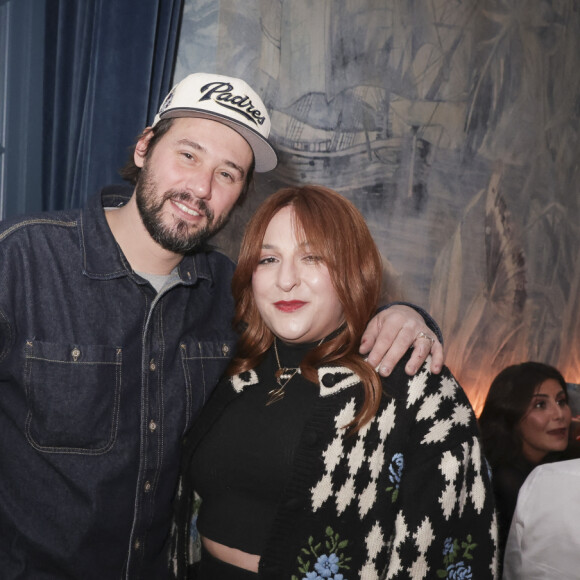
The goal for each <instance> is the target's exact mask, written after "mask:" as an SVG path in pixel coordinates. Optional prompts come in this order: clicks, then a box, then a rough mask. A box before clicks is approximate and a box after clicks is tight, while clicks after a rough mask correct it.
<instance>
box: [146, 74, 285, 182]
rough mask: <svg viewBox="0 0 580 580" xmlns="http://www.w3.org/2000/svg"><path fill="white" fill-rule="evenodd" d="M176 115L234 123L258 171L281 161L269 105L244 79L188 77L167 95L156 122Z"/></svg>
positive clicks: (265, 169) (232, 126)
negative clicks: (271, 137)
mask: <svg viewBox="0 0 580 580" xmlns="http://www.w3.org/2000/svg"><path fill="white" fill-rule="evenodd" d="M172 117H201V118H202V119H211V120H213V121H218V122H219V123H223V124H224V125H227V126H228V127H231V128H232V129H233V130H234V131H236V132H238V133H239V134H240V135H241V136H242V137H243V138H244V139H245V140H246V141H247V142H248V144H249V146H250V147H251V148H252V151H253V152H254V161H255V171H256V172H258V173H264V172H266V171H271V170H272V169H274V167H276V164H277V163H278V159H277V157H276V152H275V151H274V148H273V147H272V146H271V145H270V143H269V142H268V136H269V135H270V117H269V115H268V112H267V111H266V107H265V106H264V103H263V102H262V99H261V98H260V97H259V96H258V94H257V93H256V92H255V91H254V90H253V89H252V88H251V87H250V86H249V85H248V84H247V83H246V82H245V81H243V80H241V79H237V78H234V77H229V76H222V75H214V74H207V73H195V74H191V75H189V76H187V77H185V78H184V79H183V80H182V81H181V82H179V83H177V84H176V85H175V86H174V87H173V88H172V89H171V91H170V93H169V94H168V95H167V96H166V97H165V100H164V101H163V103H162V104H161V107H160V108H159V112H158V113H157V115H156V116H155V119H154V121H153V126H155V125H156V124H157V123H159V121H161V119H169V118H172Z"/></svg>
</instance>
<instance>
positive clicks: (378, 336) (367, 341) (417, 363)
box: [359, 304, 443, 377]
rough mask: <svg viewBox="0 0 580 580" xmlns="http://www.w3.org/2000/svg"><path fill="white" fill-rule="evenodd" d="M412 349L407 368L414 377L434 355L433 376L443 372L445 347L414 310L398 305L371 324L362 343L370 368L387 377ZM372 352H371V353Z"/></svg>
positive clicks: (391, 307) (361, 351)
mask: <svg viewBox="0 0 580 580" xmlns="http://www.w3.org/2000/svg"><path fill="white" fill-rule="evenodd" d="M410 346H413V354H412V355H411V358H410V359H409V362H407V365H406V366H405V372H406V373H407V374H408V375H414V374H415V373H416V372H417V371H418V370H419V368H420V367H421V365H422V364H423V361H424V360H425V359H426V358H427V355H428V354H429V353H431V372H432V373H435V374H439V373H440V372H441V369H442V368H443V346H442V345H441V343H440V342H439V341H438V340H437V337H436V336H435V334H434V333H433V331H432V330H431V329H430V328H429V327H428V326H427V325H426V324H425V321H424V320H423V317H422V316H421V315H420V314H419V313H418V312H417V311H416V310H414V309H413V308H411V307H410V306H405V305H403V304H395V305H394V306H390V307H389V308H387V309H386V310H382V311H381V312H379V313H378V314H377V315H376V316H375V317H374V318H373V319H372V320H371V321H370V322H369V324H368V326H367V328H366V330H365V333H364V334H363V336H362V339H361V345H360V349H359V352H360V353H361V354H362V355H366V354H367V353H368V356H367V360H368V362H369V364H370V365H371V366H372V367H374V368H376V369H377V370H378V371H379V373H380V374H381V375H382V376H384V377H387V376H389V375H390V374H391V372H392V370H393V368H394V367H395V365H396V364H397V363H398V362H399V360H401V358H402V356H403V355H404V354H405V353H406V352H407V350H408V349H409V347H410ZM369 351H370V352H369Z"/></svg>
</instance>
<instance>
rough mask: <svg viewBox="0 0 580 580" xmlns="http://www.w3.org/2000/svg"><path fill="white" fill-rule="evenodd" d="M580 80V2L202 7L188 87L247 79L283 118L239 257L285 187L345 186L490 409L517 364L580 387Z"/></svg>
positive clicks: (194, 15)
mask: <svg viewBox="0 0 580 580" xmlns="http://www.w3.org/2000/svg"><path fill="white" fill-rule="evenodd" d="M579 70H580V4H579V3H578V2H577V1H576V0H479V1H478V0H220V1H216V0H186V7H185V13H184V21H183V26H182V35H181V41H180V49H179V59H178V63H177V68H176V72H175V81H176V82H177V81H179V80H181V78H183V77H184V76H186V75H187V74H189V73H190V72H196V71H205V72H217V73H222V74H232V75H234V76H239V77H242V78H244V79H246V80H247V81H248V82H250V83H251V84H252V85H253V86H254V87H255V88H256V89H257V90H258V92H260V94H261V95H262V96H263V98H264V101H265V103H266V105H267V107H268V108H269V110H270V112H271V115H272V125H273V127H272V141H273V143H274V145H275V147H276V149H277V151H278V153H279V158H280V163H279V167H278V168H277V169H276V170H275V171H274V172H272V173H271V174H267V175H264V176H258V178H257V180H256V191H255V192H254V194H253V195H252V196H251V198H250V199H249V200H248V202H247V203H246V205H245V206H244V207H242V208H240V209H239V211H238V212H237V214H236V215H235V216H233V218H232V220H231V222H230V224H228V226H227V227H226V229H225V230H224V231H223V232H222V233H221V234H220V235H219V237H218V240H217V241H218V243H219V244H220V245H221V246H222V247H223V248H224V249H225V251H226V252H227V253H229V254H230V255H231V256H232V257H235V255H236V253H237V249H238V244H239V239H240V236H241V231H242V229H243V226H244V223H245V222H246V220H247V218H248V215H249V214H250V213H251V212H252V211H253V210H254V209H255V207H256V206H257V205H258V203H259V202H260V201H261V200H262V199H263V198H264V197H265V196H267V195H268V194H270V193H272V192H273V191H275V190H276V189H277V188H278V187H280V186H284V185H289V184H296V183H304V182H314V183H321V184H324V185H327V186H329V187H332V188H334V189H336V190H338V191H339V192H341V193H342V194H343V195H345V196H346V197H348V198H349V199H351V200H352V201H353V202H354V203H355V204H356V205H357V206H358V207H359V209H360V210H361V211H362V212H363V214H364V215H365V217H366V219H367V222H368V224H369V226H370V227H371V230H372V232H373V235H374V237H375V240H376V242H377V244H378V246H379V248H380V250H381V252H382V255H383V258H384V263H385V282H386V293H385V300H387V299H390V298H403V299H405V300H409V301H411V302H414V303H416V304H419V305H421V306H424V307H426V308H427V309H428V310H429V311H430V312H431V313H432V315H433V316H434V317H435V319H436V320H437V321H438V322H439V324H440V326H441V328H442V330H443V333H444V336H445V350H446V363H447V365H448V366H449V367H450V368H451V370H452V371H453V373H454V374H455V375H456V376H457V378H458V380H459V381H460V383H461V384H462V385H463V387H464V388H465V390H466V391H467V393H468V395H469V397H470V399H471V401H472V403H473V404H474V406H475V407H476V409H477V408H479V407H480V406H481V404H482V403H483V400H484V398H485V395H486V392H487V388H488V387H489V384H490V382H491V380H492V378H493V377H494V376H495V374H497V372H499V370H501V369H502V368H503V367H505V366H506V365H508V364H512V363H515V362H521V361H523V360H538V361H542V362H546V363H549V364H552V365H555V366H557V367H558V368H559V369H560V370H561V371H562V372H563V374H564V376H565V377H566V379H567V380H568V381H569V382H571V383H579V382H580V339H579V338H578V337H579V335H580V304H579V302H580V244H579V241H580V195H579V193H580V185H579V183H580V74H579V72H578V71H579Z"/></svg>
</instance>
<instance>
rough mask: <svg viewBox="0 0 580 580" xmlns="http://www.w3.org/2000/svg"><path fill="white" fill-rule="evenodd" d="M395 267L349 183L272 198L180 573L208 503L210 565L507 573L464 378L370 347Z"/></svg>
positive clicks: (245, 570) (245, 251)
mask: <svg viewBox="0 0 580 580" xmlns="http://www.w3.org/2000/svg"><path fill="white" fill-rule="evenodd" d="M380 281H381V259H380V254H379V252H378V250H377V248H376V246H375V244H374V242H373V239H372V237H371V234H370V232H369V230H368V228H367V226H366V224H365V221H364V219H363V217H362V216H361V214H360V213H359V212H358V210H357V209H356V208H355V207H354V206H353V205H352V204H351V203H350V202H349V201H347V200H346V199H345V198H343V197H342V196H340V195H339V194H337V193H336V192H333V191H331V190H329V189H326V188H323V187H317V186H304V187H299V188H289V189H285V190H281V191H280V192H278V193H277V194H274V195H273V196H271V197H269V198H267V199H266V201H265V202H264V203H263V204H262V205H261V206H260V207H259V208H258V210H257V212H256V214H255V216H254V217H253V218H252V219H251V221H250V222H249V224H248V226H247V229H246V233H245V236H244V239H243V241H242V246H241V250H240V257H239V261H238V266H237V269H236V272H235V274H234V279H233V286H232V289H233V295H234V299H235V302H236V318H235V323H236V325H237V327H238V328H239V329H240V331H241V334H240V339H239V343H238V350H237V353H236V357H235V358H234V360H233V361H232V364H231V366H230V367H229V369H228V375H229V376H227V377H226V378H225V379H224V380H223V381H222V382H221V383H220V385H219V386H218V387H217V389H216V391H215V392H214V394H213V395H212V397H211V398H210V400H209V402H208V403H207V405H206V407H205V408H204V410H203V412H202V415H201V417H200V418H199V419H198V420H197V421H196V423H195V426H194V428H193V430H192V432H191V433H190V434H189V436H188V437H187V441H186V443H185V456H184V471H183V480H182V484H183V485H182V488H181V494H180V499H178V518H179V519H180V520H181V522H180V523H179V524H178V525H177V528H178V529H179V530H181V531H182V535H181V540H182V541H181V542H178V549H177V550H176V551H175V552H174V554H176V558H175V560H174V562H173V563H174V564H175V566H176V568H177V569H178V573H180V574H181V577H186V576H185V574H186V572H185V569H184V559H185V555H186V553H187V552H188V551H189V550H188V549H187V546H186V545H185V542H184V541H183V540H184V539H185V536H186V533H185V532H186V531H187V530H188V524H189V521H190V515H191V514H190V511H191V507H192V505H191V504H192V503H195V504H196V508H199V515H198V519H197V529H198V530H199V534H200V537H201V562H200V565H199V569H198V570H197V576H195V577H196V578H199V579H202V580H207V579H212V578H213V579H219V580H227V579H235V580H241V579H246V578H247V579H250V580H252V579H258V578H259V579H271V580H280V579H285V580H291V579H293V580H303V579H305V580H310V579H313V580H314V579H318V578H325V579H332V580H359V579H364V580H378V579H379V578H385V579H393V580H394V579H401V578H405V579H409V578H413V579H417V580H418V579H427V578H436V577H438V578H477V579H478V580H481V579H490V578H494V572H495V568H496V560H497V551H496V543H497V537H496V530H495V515H494V505H493V492H492V489H491V482H490V479H489V475H488V471H487V468H486V465H485V461H484V458H483V453H482V450H481V445H480V441H479V433H478V429H477V424H476V420H475V416H474V414H473V411H472V409H471V406H470V404H469V401H468V399H467V397H466V396H465V394H464V392H463V391H462V389H461V387H460V386H459V385H458V384H457V383H456V381H455V379H454V378H453V376H452V375H451V373H450V372H449V370H448V369H446V368H444V369H443V371H442V373H441V374H440V375H434V374H432V373H431V372H430V371H429V364H428V363H427V364H424V365H423V367H422V369H421V370H420V371H419V372H418V374H417V375H416V376H414V377H409V376H408V375H406V373H405V370H404V364H405V362H404V361H403V362H401V363H399V364H398V365H397V366H396V367H395V369H394V371H393V373H392V374H391V375H390V376H389V377H388V378H386V379H381V377H380V376H379V375H378V374H377V373H376V372H375V371H374V370H373V368H371V367H370V366H369V365H368V364H367V363H366V362H365V361H364V360H363V359H362V358H361V357H360V355H359V354H358V344H359V342H360V337H361V335H362V333H363V331H364V329H365V326H366V324H367V321H368V320H369V318H370V317H371V316H372V314H373V313H374V311H375V308H376V306H377V301H378V299H379V295H380V286H381V282H380ZM421 334H422V333H421ZM421 339H422V340H432V338H431V337H429V336H427V335H422V336H421ZM406 358H408V357H406ZM193 489H195V490H196V492H197V494H198V495H199V496H200V497H201V507H199V505H197V502H193V501H192V496H193V494H192V491H193ZM188 503H189V504H190V505H189V506H186V505H184V504H188Z"/></svg>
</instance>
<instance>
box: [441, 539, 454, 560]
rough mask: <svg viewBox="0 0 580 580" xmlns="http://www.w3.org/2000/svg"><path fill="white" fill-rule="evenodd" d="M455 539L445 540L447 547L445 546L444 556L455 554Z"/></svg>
mask: <svg viewBox="0 0 580 580" xmlns="http://www.w3.org/2000/svg"><path fill="white" fill-rule="evenodd" d="M453 549H454V546H453V538H445V545H444V546H443V555H444V556H447V554H451V553H453Z"/></svg>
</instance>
